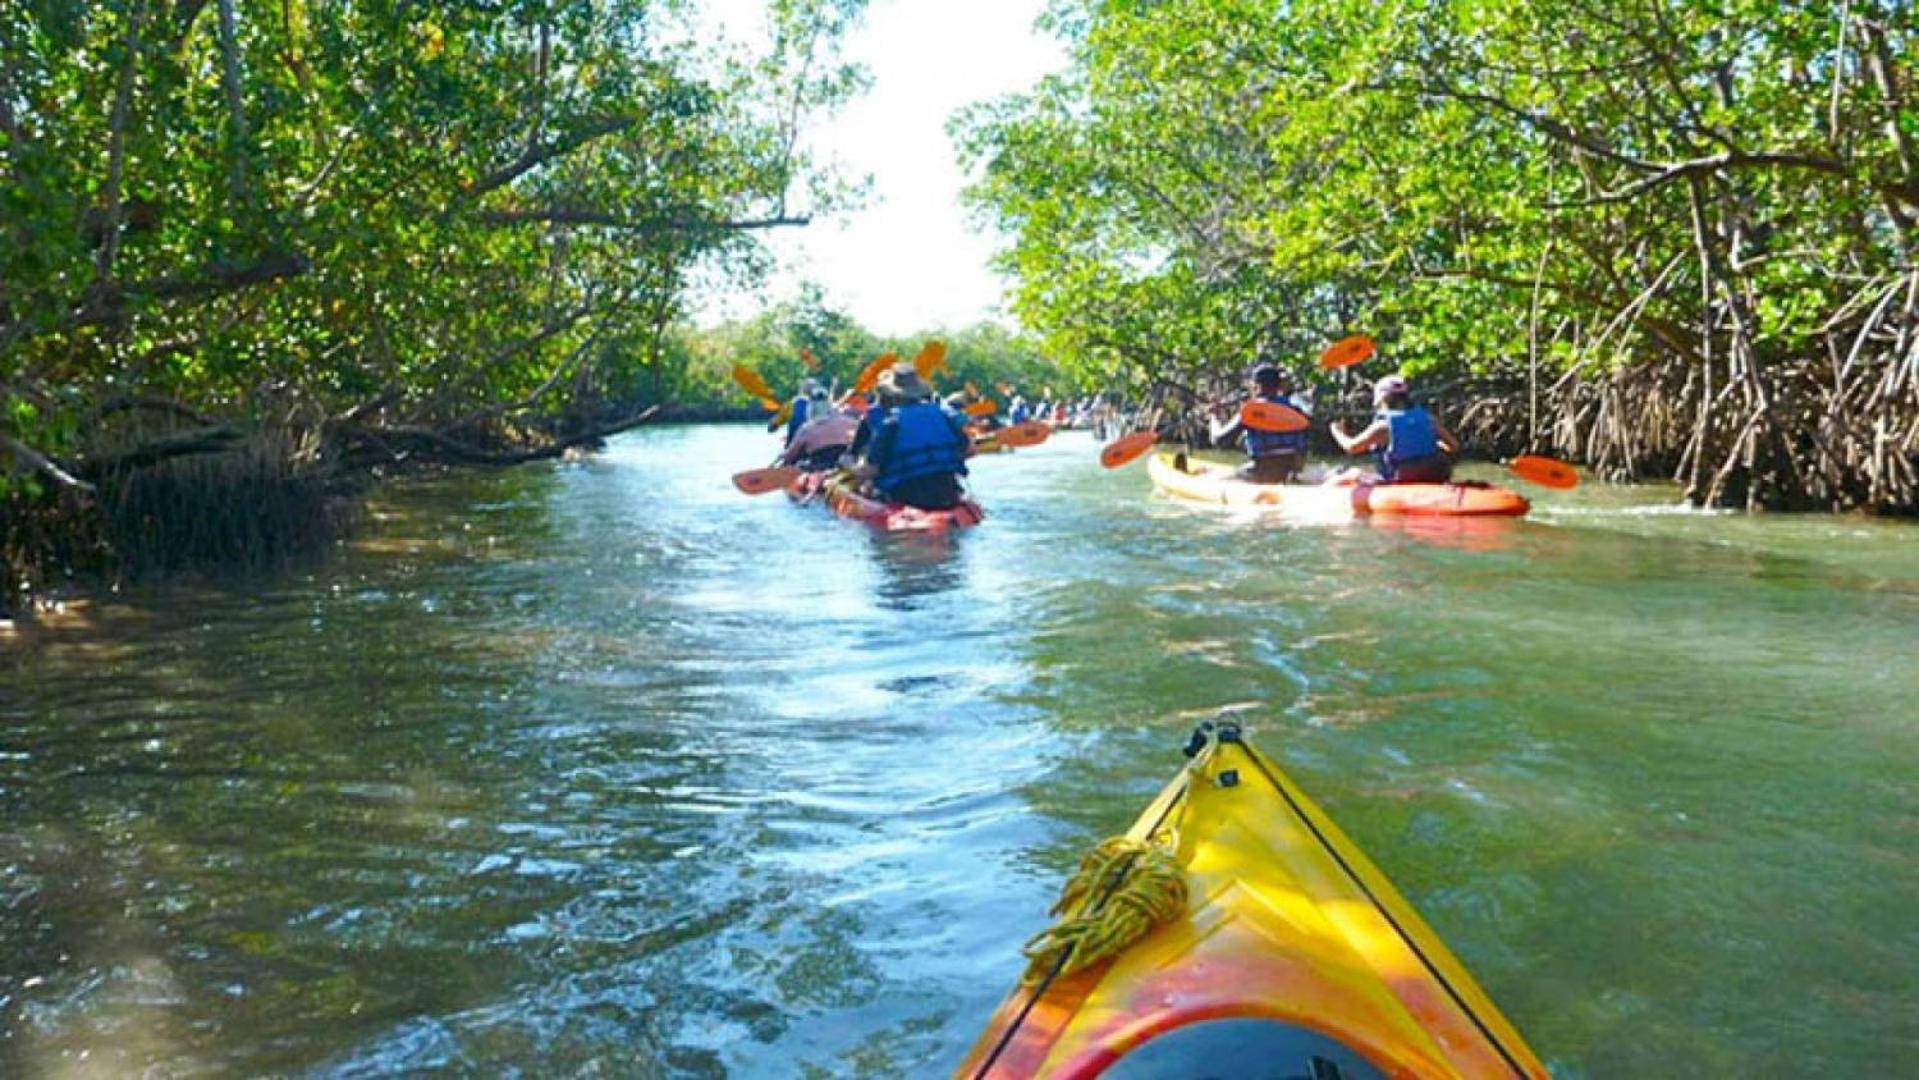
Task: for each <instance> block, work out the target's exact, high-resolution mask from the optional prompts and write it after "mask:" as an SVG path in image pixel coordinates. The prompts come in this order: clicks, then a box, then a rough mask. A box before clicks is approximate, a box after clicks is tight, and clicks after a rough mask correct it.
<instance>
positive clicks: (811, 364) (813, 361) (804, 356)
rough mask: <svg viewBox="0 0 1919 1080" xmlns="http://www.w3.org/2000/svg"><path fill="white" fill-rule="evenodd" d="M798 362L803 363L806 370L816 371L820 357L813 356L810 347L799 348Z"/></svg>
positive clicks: (818, 367)
mask: <svg viewBox="0 0 1919 1080" xmlns="http://www.w3.org/2000/svg"><path fill="white" fill-rule="evenodd" d="M800 363H802V364H805V365H806V370H808V371H818V370H819V369H820V358H819V357H817V356H814V355H813V350H811V349H801V350H800Z"/></svg>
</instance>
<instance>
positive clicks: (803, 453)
mask: <svg viewBox="0 0 1919 1080" xmlns="http://www.w3.org/2000/svg"><path fill="white" fill-rule="evenodd" d="M806 415H807V418H808V419H807V421H806V423H805V424H804V425H802V426H801V427H800V429H799V431H798V432H796V433H794V435H793V438H792V439H791V440H789V441H788V442H787V444H786V452H785V453H784V454H782V455H780V464H782V465H797V466H799V467H800V468H802V469H805V470H807V471H808V472H814V471H817V470H820V469H832V468H837V467H838V466H839V463H840V458H841V457H843V456H844V455H845V454H846V451H847V448H848V447H850V446H851V445H852V443H853V435H854V433H855V432H857V431H858V430H859V424H860V422H859V418H858V417H856V416H854V415H853V414H852V413H850V412H844V411H842V410H839V409H836V408H834V407H833V403H832V401H830V400H829V399H828V398H827V396H826V391H825V390H822V389H820V388H819V387H817V386H815V387H814V388H813V392H812V394H810V395H809V396H808V398H807V409H806Z"/></svg>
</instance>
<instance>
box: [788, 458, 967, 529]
mask: <svg viewBox="0 0 1919 1080" xmlns="http://www.w3.org/2000/svg"><path fill="white" fill-rule="evenodd" d="M786 493H787V495H789V496H791V497H792V498H793V500H794V501H796V502H811V501H813V500H814V499H819V500H821V501H823V502H825V503H826V508H827V509H828V510H831V511H833V512H834V513H835V514H838V515H839V516H841V517H843V518H852V519H853V520H854V521H862V522H865V523H866V524H867V525H870V526H872V527H873V528H875V529H879V530H880V531H881V532H919V533H943V532H946V531H947V530H949V529H967V528H971V527H973V526H974V525H978V524H979V523H980V522H982V521H985V520H986V511H985V510H983V509H981V508H980V505H979V504H978V503H976V502H974V501H973V500H971V499H962V500H961V501H960V504H959V505H958V506H955V507H953V508H952V509H951V510H921V509H920V508H919V507H917V506H907V505H906V504H905V503H896V502H883V501H881V500H879V499H875V498H871V497H870V496H866V495H862V494H860V492H859V488H858V485H856V484H854V483H853V482H852V481H851V480H850V479H848V478H847V477H845V476H844V475H843V474H841V473H837V472H809V473H801V474H800V476H799V479H797V480H794V481H793V482H792V483H791V484H788V485H787V487H786Z"/></svg>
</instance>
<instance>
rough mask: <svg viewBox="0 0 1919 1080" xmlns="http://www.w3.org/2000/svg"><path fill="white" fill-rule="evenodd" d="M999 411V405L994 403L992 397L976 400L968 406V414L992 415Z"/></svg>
mask: <svg viewBox="0 0 1919 1080" xmlns="http://www.w3.org/2000/svg"><path fill="white" fill-rule="evenodd" d="M998 411H999V406H998V405H996V404H994V403H993V401H992V399H990V398H988V399H987V400H985V401H975V402H973V403H972V404H971V405H968V406H967V407H966V415H968V416H991V415H993V414H994V413H996V412H998Z"/></svg>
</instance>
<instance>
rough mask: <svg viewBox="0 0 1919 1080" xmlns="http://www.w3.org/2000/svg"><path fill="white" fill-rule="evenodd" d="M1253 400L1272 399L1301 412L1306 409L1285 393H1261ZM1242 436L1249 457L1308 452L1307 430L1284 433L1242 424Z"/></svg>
mask: <svg viewBox="0 0 1919 1080" xmlns="http://www.w3.org/2000/svg"><path fill="white" fill-rule="evenodd" d="M1253 400H1255V401H1270V402H1272V403H1274V404H1276V405H1284V406H1286V407H1287V408H1290V409H1299V411H1300V412H1305V411H1306V410H1305V409H1303V408H1300V404H1299V402H1298V401H1296V400H1294V399H1293V398H1291V397H1288V396H1287V395H1285V394H1260V395H1258V396H1257V397H1255V398H1254V399H1253ZM1240 438H1241V440H1242V441H1243V442H1244V443H1245V445H1246V456H1247V457H1256V458H1263V457H1272V456H1274V455H1275V454H1304V453H1305V452H1306V432H1304V431H1287V432H1283V433H1282V432H1278V431H1257V430H1254V429H1253V428H1249V427H1244V426H1242V427H1241V435H1240Z"/></svg>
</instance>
